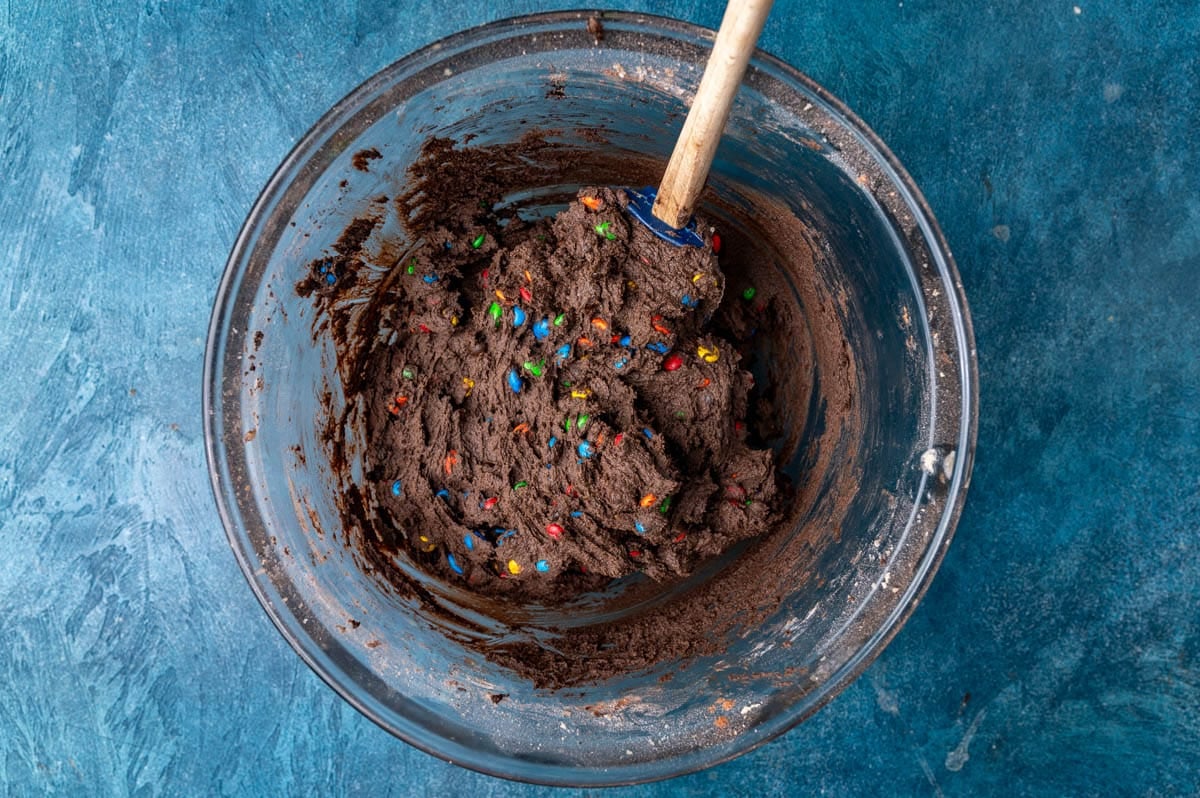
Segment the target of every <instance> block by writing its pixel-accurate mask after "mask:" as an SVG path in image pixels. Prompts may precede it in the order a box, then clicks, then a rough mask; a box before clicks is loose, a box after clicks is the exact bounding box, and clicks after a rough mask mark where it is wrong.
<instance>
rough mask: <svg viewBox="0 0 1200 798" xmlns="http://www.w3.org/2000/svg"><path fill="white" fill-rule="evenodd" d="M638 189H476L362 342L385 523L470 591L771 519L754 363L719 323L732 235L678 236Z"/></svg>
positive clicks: (618, 560) (743, 531) (695, 551)
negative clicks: (523, 196)
mask: <svg viewBox="0 0 1200 798" xmlns="http://www.w3.org/2000/svg"><path fill="white" fill-rule="evenodd" d="M626 203H627V199H626V196H625V194H624V192H622V191H614V190H611V189H596V188H592V189H584V190H582V191H580V192H579V195H578V197H577V199H576V200H575V201H573V202H571V203H570V205H569V207H567V208H566V210H564V211H563V212H562V213H560V214H558V215H557V216H556V217H554V218H553V219H542V220H539V221H536V222H532V223H530V222H524V221H522V220H520V219H519V218H513V217H508V218H500V217H498V216H497V215H496V214H494V213H493V211H492V209H491V206H490V205H489V204H488V203H482V204H481V203H475V204H473V205H470V206H468V207H464V208H459V209H457V211H456V213H454V214H453V215H451V216H450V217H448V218H446V219H444V220H439V223H437V224H435V225H432V226H431V227H429V228H428V229H426V230H425V234H424V238H423V241H422V242H421V244H420V246H419V247H418V248H416V249H415V250H413V251H411V252H409V253H406V255H405V257H404V260H403V263H402V268H401V269H400V270H399V274H398V276H397V278H396V279H395V280H394V281H393V282H392V283H391V285H390V287H389V292H390V293H389V295H388V297H387V299H386V301H385V302H384V303H383V309H382V311H381V318H380V320H379V323H380V327H381V329H385V330H390V331H391V333H390V335H388V337H387V338H386V340H384V342H383V343H382V344H381V345H377V346H376V347H375V348H374V349H373V351H372V352H371V354H370V355H369V357H368V360H367V364H366V373H367V375H369V376H368V378H367V380H368V381H367V383H366V387H365V390H364V396H365V398H366V408H367V409H366V415H365V418H366V434H367V441H368V448H367V460H368V472H369V474H370V476H371V481H370V485H371V487H372V488H373V492H374V498H375V501H376V503H377V509H378V512H379V513H380V516H381V518H382V519H383V521H384V523H382V524H380V525H378V526H379V527H380V528H382V529H384V530H386V532H385V533H384V534H383V539H382V540H381V541H379V542H380V545H382V546H384V547H391V548H395V549H400V550H403V551H405V552H407V553H408V554H409V556H410V557H411V558H413V559H414V560H415V561H417V562H419V563H421V564H422V565H423V566H424V567H426V568H427V569H432V570H433V571H436V572H437V573H438V575H439V576H441V577H443V578H446V579H457V580H463V581H465V583H466V584H467V585H469V586H470V587H471V588H472V589H473V590H475V591H478V592H482V593H487V594H514V593H515V594H518V595H521V596H525V597H537V598H540V599H546V600H564V599H569V598H571V597H572V596H574V595H576V594H577V593H579V592H581V591H583V590H587V589H592V588H596V587H599V586H601V585H602V584H604V583H605V582H607V581H608V580H611V579H613V578H616V577H621V576H625V575H628V574H631V573H633V572H636V571H640V572H642V573H644V574H646V575H647V576H649V577H651V578H652V579H655V580H664V579H670V578H673V577H679V576H684V575H686V574H688V573H690V572H691V571H692V570H693V569H694V568H695V567H696V565H697V564H698V563H699V562H701V561H702V560H704V559H706V558H709V557H712V556H714V555H717V554H719V553H721V552H722V551H724V550H726V549H727V548H728V547H729V546H730V545H732V544H734V543H735V542H737V541H739V540H743V539H745V538H748V537H751V536H755V535H759V534H761V533H763V532H765V531H766V530H767V529H768V528H769V527H770V525H771V522H772V502H773V499H774V497H775V494H776V476H775V463H774V461H773V453H772V451H771V450H770V449H767V448H762V447H761V446H760V447H756V446H753V445H751V444H750V443H748V441H747V436H748V433H747V428H746V424H745V417H746V414H747V409H748V394H749V392H750V390H751V387H752V384H753V378H752V377H751V375H750V373H749V372H747V371H745V370H743V369H742V368H741V367H740V365H739V360H740V357H739V354H738V346H737V345H735V342H732V341H729V340H726V339H725V338H722V337H721V336H719V335H717V334H716V333H714V332H713V331H712V330H711V329H710V320H711V318H712V316H713V314H714V312H715V311H716V309H717V307H718V305H719V304H720V303H721V301H722V296H723V293H724V288H725V277H724V275H723V274H722V272H721V270H720V267H719V265H718V258H717V255H716V253H715V252H714V249H716V248H717V247H718V246H719V239H716V240H714V239H713V237H712V236H711V234H707V235H706V236H705V246H704V247H702V248H701V247H678V246H675V245H673V244H670V243H667V242H665V241H662V240H660V239H659V238H657V237H656V236H655V235H654V234H653V233H651V232H650V231H649V230H647V229H646V228H645V227H644V226H643V225H642V224H640V223H639V222H637V221H636V220H635V219H633V218H632V217H631V216H630V215H629V213H628V212H627V211H626V208H625V206H626ZM699 229H700V230H701V231H706V230H707V229H708V228H707V227H706V226H705V225H704V224H703V223H701V224H700V226H699Z"/></svg>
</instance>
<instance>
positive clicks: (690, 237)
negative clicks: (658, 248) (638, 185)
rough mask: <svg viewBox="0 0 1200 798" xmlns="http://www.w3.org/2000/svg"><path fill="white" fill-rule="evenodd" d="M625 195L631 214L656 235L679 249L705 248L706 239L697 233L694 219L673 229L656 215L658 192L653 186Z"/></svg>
mask: <svg viewBox="0 0 1200 798" xmlns="http://www.w3.org/2000/svg"><path fill="white" fill-rule="evenodd" d="M625 193H626V194H627V195H628V196H629V213H630V214H632V215H633V217H634V218H635V219H637V220H638V221H639V222H641V223H642V224H644V225H646V227H648V228H649V229H650V232H652V233H654V235H656V236H658V237H659V238H661V239H662V240H663V241H669V242H670V243H672V244H674V245H675V246H677V247H702V246H704V238H703V237H702V236H701V235H700V234H699V233H698V232H696V220H695V219H694V218H693V219H689V220H688V223H687V224H686V225H684V226H683V227H671V226H670V225H669V224H667V223H666V222H664V221H663V220H662V219H659V218H658V217H657V216H655V215H654V200H655V197H656V195H657V193H658V192H657V191H656V190H655V189H654V188H653V187H652V186H646V187H645V188H643V189H642V190H641V191H638V190H637V189H632V188H627V189H625Z"/></svg>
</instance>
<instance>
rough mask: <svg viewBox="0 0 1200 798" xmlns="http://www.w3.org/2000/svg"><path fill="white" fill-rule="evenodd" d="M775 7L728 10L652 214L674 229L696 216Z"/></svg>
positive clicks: (737, 1)
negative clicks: (753, 56)
mask: <svg viewBox="0 0 1200 798" xmlns="http://www.w3.org/2000/svg"><path fill="white" fill-rule="evenodd" d="M771 3H772V0H729V5H728V6H726V7H725V17H724V18H723V19H722V20H721V28H720V30H718V31H717V40H716V42H714V43H713V49H712V54H711V55H709V57H708V65H707V66H706V67H705V68H704V76H703V77H702V78H700V88H699V89H697V91H696V96H695V98H694V99H693V100H692V108H691V110H690V111H688V115H687V120H686V121H685V122H684V123H683V131H682V132H681V133H680V134H679V141H677V142H676V143H675V151H674V152H672V153H671V160H670V162H669V163H668V164H667V171H666V172H665V173H664V174H663V179H662V183H661V184H660V185H659V187H658V199H657V200H655V202H654V215H655V216H656V217H658V218H659V219H660V220H662V221H663V222H665V223H666V224H669V225H670V226H671V227H683V226H684V225H685V224H687V222H688V220H689V219H690V218H691V217H692V210H693V209H694V208H695V205H696V198H697V197H699V196H700V191H701V189H703V188H704V181H705V180H706V179H708V170H709V168H710V167H711V166H712V161H713V156H714V155H715V154H716V151H717V143H718V142H719V141H720V140H721V134H722V132H723V131H724V130H725V122H726V121H727V120H728V119H729V109H730V108H731V107H732V106H733V98H734V96H735V95H736V94H737V90H738V86H740V85H741V83H742V75H743V74H745V72H746V64H747V63H748V62H749V61H750V55H751V53H753V52H754V46H755V44H756V43H757V42H758V37H759V34H761V33H762V29H763V23H765V22H766V20H767V13H768V12H770V10H771Z"/></svg>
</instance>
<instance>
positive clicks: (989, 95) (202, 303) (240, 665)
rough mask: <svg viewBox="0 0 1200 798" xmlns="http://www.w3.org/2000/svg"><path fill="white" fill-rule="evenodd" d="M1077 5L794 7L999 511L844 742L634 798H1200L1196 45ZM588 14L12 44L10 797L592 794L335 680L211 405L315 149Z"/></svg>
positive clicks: (5, 729)
mask: <svg viewBox="0 0 1200 798" xmlns="http://www.w3.org/2000/svg"><path fill="white" fill-rule="evenodd" d="M1077 2H1078V3H1079V6H1077V7H1073V6H1072V3H1071V2H1069V0H1068V2H1061V3H1044V2H1033V0H1010V1H1009V2H996V3H987V4H981V3H972V4H964V3H960V2H952V1H951V0H905V2H898V0H893V1H892V2H888V3H882V2H871V1H868V2H862V3H837V2H828V1H827V0H826V1H822V2H816V3H804V2H800V0H778V2H777V7H776V9H775V11H774V13H773V16H772V18H771V19H770V21H769V22H768V23H767V27H766V31H765V34H764V39H763V45H764V47H765V49H767V50H769V51H771V52H773V53H775V54H777V55H779V56H781V57H782V58H784V59H785V60H787V61H789V62H791V63H793V64H795V65H797V66H799V67H801V68H802V69H804V70H805V71H807V72H808V73H809V74H811V75H812V76H814V77H815V78H816V79H817V80H819V81H821V82H822V83H824V84H825V85H826V86H827V87H828V88H829V89H831V90H832V91H833V92H834V93H835V94H837V95H839V96H840V97H841V98H842V99H843V100H845V101H846V102H847V103H848V104H849V105H850V106H851V107H852V108H853V109H854V110H855V111H856V112H857V113H858V114H859V115H861V116H862V117H863V118H864V119H865V120H866V121H867V122H868V123H869V124H871V125H872V126H873V127H874V128H875V129H876V130H877V131H878V132H879V133H880V134H881V136H882V137H883V138H884V139H885V140H886V141H887V142H888V143H889V144H890V145H891V147H892V149H893V150H894V151H895V152H896V153H897V155H898V156H899V157H900V159H901V160H902V161H903V162H904V163H905V164H906V166H907V167H908V168H909V170H910V171H911V172H912V173H913V175H914V176H915V178H916V180H917V182H918V183H919V184H920V185H921V186H922V187H923V189H924V191H925V193H926V195H927V197H928V199H929V201H930V204H931V205H932V207H933V209H934V211H935V212H936V213H937V215H938V216H939V218H940V220H941V222H942V225H943V227H944V229H945V232H946V235H947V237H948V239H949V241H950V243H951V246H952V248H953V249H954V251H955V253H956V255H957V257H958V262H959V267H960V269H961V271H962V276H963V281H964V283H965V285H966V289H967V293H968V296H969V298H970V301H971V304H972V309H973V312H974V317H975V329H976V334H977V338H978V345H979V362H980V375H981V388H982V408H983V417H982V419H981V423H980V435H979V454H978V459H977V465H976V470H975V476H974V481H973V487H972V493H971V496H970V499H969V501H968V503H967V509H966V512H965V514H964V516H963V519H962V523H961V525H960V528H959V532H958V536H957V538H956V540H955V542H954V544H953V546H952V547H951V549H950V552H949V554H948V556H947V558H946V560H945V564H944V565H943V567H942V569H941V572H940V573H939V575H938V577H937V579H936V580H935V581H934V584H933V587H932V589H931V590H930V592H929V594H928V596H927V598H926V600H925V602H924V603H923V605H922V606H921V607H920V608H919V609H918V610H917V612H916V614H915V615H914V616H913V618H912V620H911V621H909V623H908V625H907V626H906V627H905V628H904V630H903V631H902V632H901V633H900V635H899V636H898V637H897V638H896V640H895V642H894V643H893V644H892V645H891V646H890V647H889V648H888V649H887V650H886V651H885V652H884V654H883V655H882V657H881V658H880V659H879V660H878V661H877V662H876V663H875V664H874V665H873V666H872V667H871V668H870V669H869V670H868V671H867V672H866V673H865V674H864V676H863V677H862V678H861V679H860V680H859V681H858V682H856V683H855V684H854V685H853V686H851V687H850V688H849V689H848V690H847V691H846V692H845V693H843V694H842V695H841V696H840V697H839V698H837V699H836V700H835V701H834V702H833V703H832V704H831V705H830V706H828V707H826V708H825V709H823V710H822V711H821V712H820V713H819V714H818V715H817V716H816V717H814V718H813V719H812V720H810V721H809V722H807V723H805V724H804V725H802V726H800V727H798V728H797V729H795V730H793V731H792V732H791V733H789V734H788V735H786V736H785V737H784V738H782V739H781V740H778V741H776V742H774V743H772V744H770V745H768V746H766V747H764V748H762V749H760V750H758V751H756V752H754V753H752V754H750V755H748V756H746V757H744V758H742V759H740V760H737V761H735V762H733V763H730V764H727V765H724V766H721V767H718V768H715V769H713V770H710V771H708V772H704V773H700V774H696V775H692V776H689V777H684V778H681V779H677V780H675V781H672V782H668V783H664V784H659V785H652V786H648V787H643V788H640V789H631V790H628V791H615V792H614V793H612V794H631V795H632V794H639V795H650V796H668V795H714V796H716V795H721V796H724V795H737V794H787V793H790V794H815V793H821V792H824V793H828V794H831V795H851V794H857V795H875V794H897V795H939V794H944V795H968V794H972V795H974V794H1004V795H1100V794H1104V795H1108V794H1128V795H1192V794H1195V793H1196V792H1197V791H1200V754H1198V753H1197V752H1198V751H1200V613H1198V611H1197V606H1198V605H1200V557H1198V556H1197V554H1198V546H1197V529H1198V527H1200V467H1198V466H1200V323H1198V320H1200V190H1198V187H1200V178H1198V177H1197V175H1198V174H1200V136H1198V135H1197V133H1196V131H1197V130H1200V67H1198V66H1197V60H1196V52H1197V51H1198V50H1200V34H1198V31H1200V11H1198V10H1197V8H1196V6H1195V4H1188V3H1166V2H1163V3H1157V4H1156V3H1152V2H1147V1H1146V0H1135V1H1134V2H1128V3H1116V2H1108V3H1093V2H1090V0H1077ZM556 5H558V4H557V3H551V2H548V1H547V2H536V1H535V0H508V1H507V2H500V3H497V4H485V3H475V4H469V5H466V4H464V5H461V6H456V7H453V8H452V9H450V10H449V11H448V10H447V8H446V3H445V0H438V1H436V2H435V0H421V1H420V2H402V3H397V2H363V3H357V4H356V3H353V2H346V3H341V4H337V5H336V6H328V5H326V4H319V5H318V4H297V3H274V4H272V3H245V4H240V3H235V4H224V5H203V6H202V5H200V4H197V3H188V2H180V3H160V2H138V3H134V2H124V1H122V0H113V2H108V3H96V4H90V3H83V2H76V3H71V4H66V3H64V4H61V5H57V6H56V5H50V6H45V7H40V8H30V7H27V6H28V4H22V3H17V4H8V5H5V6H3V7H2V8H0V181H2V184H0V185H2V188H0V264H2V271H0V274H2V275H3V280H2V281H0V308H2V312H0V333H2V334H0V362H2V363H3V364H4V368H3V369H0V388H2V390H0V395H2V396H3V397H4V411H3V413H2V414H0V529H2V531H3V542H4V554H3V557H0V684H3V688H2V689H0V784H3V785H4V786H3V788H2V789H0V792H5V793H9V794H14V795H43V794H49V793H55V794H70V795H105V794H114V795H122V794H138V795H157V794H166V795H207V794H213V795H222V794H255V795H259V794H278V795H341V794H346V795H370V796H380V795H407V794H417V795H462V794H470V795H475V796H480V798H482V797H483V796H517V795H521V796H523V795H533V794H543V793H545V794H550V793H552V792H555V793H556V794H563V795H566V794H570V793H569V792H559V791H551V790H540V789H534V788H529V787H524V786H521V785H515V784H509V783H507V782H503V781H499V780H495V779H491V778H487V777H484V776H479V775H476V774H473V773H470V772H467V771H464V770H461V769H459V768H456V767H453V766H451V765H448V764H445V763H442V762H439V761H437V760H434V759H432V758H431V757H429V756H426V755H425V754H422V753H419V752H417V751H416V750H414V749H412V748H410V747H408V746H406V745H405V744H403V743H401V742H399V741H397V740H394V739H392V738H391V737H389V736H388V735H387V734H385V733H384V732H382V731H380V730H379V729H378V728H376V727H375V726H374V725H372V724H371V723H370V722H368V721H367V720H365V719H364V718H362V717H360V716H359V715H358V714H357V713H356V712H355V711H354V710H353V709H351V708H350V707H349V706H347V705H346V704H345V703H343V702H342V701H341V700H340V699H338V698H337V697H335V695H334V694H333V693H332V691H330V690H328V689H327V688H325V687H324V685H323V684H322V683H320V681H319V680H318V679H317V678H316V677H315V676H314V675H312V674H311V673H310V672H309V671H308V669H307V668H306V667H305V666H304V665H303V664H302V663H301V662H300V660H299V659H298V658H297V657H295V656H294V655H293V654H292V652H291V650H290V649H289V648H288V647H287V646H286V644H285V643H284V642H283V640H282V639H281V638H280V636H279V635H278V634H277V633H276V632H275V630H274V629H273V628H272V627H271V625H270V623H269V622H268V621H267V619H266V617H265V615H264V614H263V612H262V611H261V610H260V608H259V606H258V605H257V604H256V602H255V601H254V599H253V597H252V595H251V593H250V590H249V589H248V588H247V586H246V584H245V582H244V580H243V577H242V575H241V573H240V572H239V571H238V569H237V566H236V564H235V562H234V559H233V556H232V555H231V553H230V552H229V550H228V547H227V545H226V543H225V538H224V535H223V533H222V531H221V528H220V523H219V521H218V518H217V514H216V510H215V505H214V503H213V499H212V497H211V492H210V489H209V483H208V477H207V472H206V466H205V462H204V453H203V447H202V440H201V417H200V402H199V397H200V368H201V359H202V353H203V348H204V336H205V332H206V325H207V322H208V314H209V308H210V305H211V302H212V299H213V295H214V291H215V289H216V285H217V280H218V277H219V274H220V271H221V269H222V266H223V263H224V259H225V257H226V254H227V253H228V251H229V249H230V247H231V245H232V243H233V239H234V236H235V235H236V233H237V230H238V227H239V225H240V224H241V221H242V219H243V218H244V216H245V214H246V212H247V211H248V210H249V208H250V206H251V204H252V202H253V200H254V198H255V196H256V194H257V192H258V190H259V188H260V187H261V186H262V185H263V184H264V182H265V181H266V179H267V177H268V176H269V174H270V173H271V171H272V169H273V168H274V166H275V165H276V164H277V163H278V162H279V161H280V159H281V158H282V157H283V156H284V155H285V154H286V152H287V151H288V149H289V148H290V147H291V145H292V144H293V143H294V142H295V141H296V140H297V138H298V137H299V136H300V135H301V134H302V133H303V132H304V130H305V129H306V128H307V127H308V126H309V125H310V124H311V123H312V122H314V121H315V120H316V119H317V118H318V116H319V115H320V114H321V113H322V112H323V111H324V110H325V109H326V108H327V107H328V106H329V105H330V104H332V103H333V102H334V101H336V100H337V99H339V98H340V97H342V96H343V95H344V94H345V93H346V92H348V91H349V90H350V89H351V88H352V87H353V86H355V85H356V84H357V83H358V82H359V81H361V80H362V79H364V78H366V77H367V76H369V75H370V74H372V73H373V72H375V71H376V70H378V69H379V68H381V67H383V66H384V65H386V64H387V63H389V62H391V61H392V60H394V59H396V58H397V57H399V56H401V55H403V54H405V53H407V52H409V51H411V50H413V49H415V48H417V47H419V46H421V45H424V44H426V43H429V42H431V41H433V40H435V39H437V38H438V37H440V36H442V35H444V34H447V33H450V32H452V31H453V30H455V29H458V28H461V27H464V26H468V25H473V24H476V23H482V22H485V21H488V20H490V19H494V18H497V17H500V16H508V15H511V14H517V13H524V12H529V11H539V10H548V9H550V8H553V7H555V6H556ZM605 5H606V7H613V8H617V7H628V8H632V7H636V6H635V5H634V4H632V3H612V4H605ZM653 10H655V11H657V12H659V13H666V14H670V15H674V16H679V17H682V18H685V19H688V20H691V21H695V22H699V23H701V24H705V25H709V26H715V25H716V24H717V23H718V21H719V15H720V8H719V4H718V3H699V2H696V0H670V2H662V3H658V4H655V5H654V7H653ZM968 694H969V699H968V698H967V696H968Z"/></svg>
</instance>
